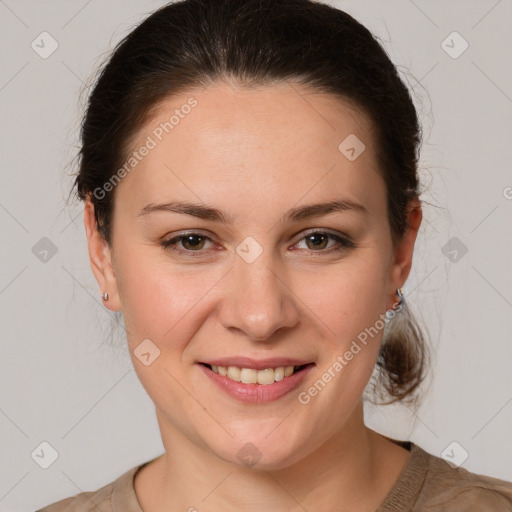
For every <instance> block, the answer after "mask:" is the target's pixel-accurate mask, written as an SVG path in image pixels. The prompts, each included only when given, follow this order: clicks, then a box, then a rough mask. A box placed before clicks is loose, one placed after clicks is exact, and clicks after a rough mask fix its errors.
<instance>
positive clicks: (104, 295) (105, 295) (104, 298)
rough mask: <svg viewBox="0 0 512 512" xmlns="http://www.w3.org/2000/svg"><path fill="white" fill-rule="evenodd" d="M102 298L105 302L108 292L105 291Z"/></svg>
mask: <svg viewBox="0 0 512 512" xmlns="http://www.w3.org/2000/svg"><path fill="white" fill-rule="evenodd" d="M102 298H103V300H104V301H105V302H106V301H107V300H108V293H107V292H105V293H104V294H103V295H102Z"/></svg>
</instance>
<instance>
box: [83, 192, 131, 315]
mask: <svg viewBox="0 0 512 512" xmlns="http://www.w3.org/2000/svg"><path fill="white" fill-rule="evenodd" d="M84 226H85V232H86V235H87V246H88V249H89V261H90V263H91V269H92V272H93V274H94V277H95V278H96V281H97V282H98V286H99V287H100V295H103V293H104V292H107V293H108V300H107V301H104V302H103V304H104V305H105V307H106V308H108V309H110V310H111V311H120V310H121V309H122V308H121V302H120V300H119V294H118V289H117V281H116V275H115V271H114V266H113V264H112V254H111V251H110V247H109V245H108V243H107V241H106V240H105V238H104V237H103V235H102V234H101V233H100V231H99V230H98V225H97V223H96V218H95V216H94V205H93V204H92V202H91V200H90V198H87V199H86V201H85V208H84ZM102 300H103V299H102Z"/></svg>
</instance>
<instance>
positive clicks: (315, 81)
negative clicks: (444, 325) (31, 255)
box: [75, 0, 427, 402]
mask: <svg viewBox="0 0 512 512" xmlns="http://www.w3.org/2000/svg"><path fill="white" fill-rule="evenodd" d="M223 79H232V80H235V81H238V82H239V83H241V84H242V85H244V86H259V85H262V86H264V85H271V84H272V83H277V82H280V81H284V80H293V81H294V82H295V83H299V84H303V85H309V86H313V87H314V88H316V89H317V90H319V91H321V92H327V93H330V94H333V95H335V96H337V97H339V98H341V99H344V100H348V101H351V102H352V103H354V104H355V105H357V106H358V107H359V108H361V109H362V111H363V112H365V113H366V114H367V115H368V117H369V118H370V119H371V121H372V122H373V126H374V128H375V132H376V145H377V159H378V164H379V168H380V171H381V173H382V176H383V178H384V181H385V183H386V188H387V192H388V219H389V224H390V228H391V234H392V237H393V240H394V241H395V242H396V241H397V240H399V239H400V237H401V236H402V235H403V233H404V231H405V230H406V228H407V206H408V203H409V201H410V200H411V199H413V198H416V197H419V193H420V192H419V186H420V184H419V179H418V176H417V163H418V158H419V146H420V141H421V132H420V126H419V122H418V118H417V114H416V109H415V107H414V104H413V102H412V100H411V97H410V94H409V91H408V89H407V87H406V86H405V85H404V83H403V82H402V80H401V79H400V77H399V75H398V73H397V70H396V68H395V66H394V65H393V63H392V62H391V60H390V59H389V57H388V55H387V53H386V52H385V50H384V49H383V47H382V46H381V45H380V44H379V42H378V41H377V40H376V38H375V37H374V36H373V35H372V34H371V33H370V32H369V31H368V29H366V28H365V27H364V26H363V25H361V24H360V23H359V22H357V21H356V20H355V19H354V18H352V17H351V16H350V15H348V14H347V13H345V12H343V11H341V10H339V9H336V8H333V7H330V6H328V5H325V4H322V3H317V2H314V1H310V0H280V1H279V2H275V1H273V0H266V1H265V0H216V1H215V2H213V1H212V0H182V1H178V2H175V3H171V4H169V5H166V6H164V7H162V8H160V9H158V10H156V11H155V12H154V13H153V14H151V15H150V16H149V17H148V18H146V19H145V20H144V21H143V22H142V23H141V24H140V25H138V26H137V27H136V28H135V29H134V30H133V31H132V32H131V33H129V34H128V35H127V36H126V37H125V38H124V39H123V40H122V41H121V42H120V43H119V44H118V45H117V46H116V48H115V49H114V51H113V54H112V55H111V57H110V58H109V60H108V61H107V62H106V64H105V65H104V66H103V68H102V70H101V72H100V73H99V77H98V79H97V81H96V84H95V85H94V89H93V91H92V93H91V95H90V97H89V101H88V105H87V111H86V114H85V116H84V119H83V122H82V126H81V150H80V152H79V155H78V156H79V160H80V167H79V172H78V175H77V176H76V179H75V187H76V191H77V195H78V197H79V198H80V199H81V200H84V199H86V198H87V197H90V198H91V200H92V202H93V204H94V209H95V216H96V221H97V226H98V229H99V230H100V231H101V233H102V235H103V236H104V238H105V240H106V241H107V242H108V243H109V244H111V243H112V230H111V225H112V212H113V201H114V194H115V187H112V190H110V191H109V192H102V194H101V195H100V194H95V191H96V190H98V189H102V187H103V186H104V184H105V183H107V182H108V181H109V180H110V179H112V176H113V175H114V173H115V171H116V170H117V169H119V168H120V167H121V166H122V165H123V162H124V161H125V160H126V158H127V155H128V153H129V149H130V141H131V140H132V138H133V136H134V135H136V133H137V131H138V130H139V129H140V128H141V127H142V125H143V124H144V123H145V122H146V121H147V120H148V118H149V116H150V115H151V114H152V113H153V110H154V109H155V107H157V106H158V104H159V102H161V101H162V100H163V99H165V98H166V97H168V96H169V95H172V94H176V93H178V92H182V91H183V90H186V89H187V88H192V87H198V86H199V87H201V86H207V85H209V84H211V83H212V82H213V81H215V80H223ZM102 190H103V189H102ZM98 196H100V197H98ZM426 360H427V348H426V344H425V340H424V337H423V335H422V332H421V329H420V328H419V326H418V325H417V322H416V320H415V319H414V318H413V316H412V314H411V312H410V311H409V309H408V307H407V306H406V305H405V304H404V305H403V306H402V308H401V311H400V312H399V313H397V315H396V317H395V318H394V319H393V320H392V321H390V322H389V325H388V326H387V329H386V330H385V336H384V340H383V345H382V347H381V350H380V353H379V357H378V360H377V366H376V369H377V370H379V378H378V380H379V382H380V388H381V390H383V391H385V393H386V394H387V396H388V398H390V400H389V402H392V401H396V400H403V399H405V398H406V397H411V396H413V392H414V391H415V390H416V388H417V387H418V386H419V384H420V383H421V382H422V380H423V377H424V373H425V369H426Z"/></svg>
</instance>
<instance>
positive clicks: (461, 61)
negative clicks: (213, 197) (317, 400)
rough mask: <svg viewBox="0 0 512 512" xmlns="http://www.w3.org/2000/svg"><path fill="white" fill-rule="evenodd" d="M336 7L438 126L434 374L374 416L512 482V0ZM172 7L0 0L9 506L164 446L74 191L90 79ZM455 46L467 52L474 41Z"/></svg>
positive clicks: (417, 278) (427, 169)
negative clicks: (52, 453)
mask: <svg viewBox="0 0 512 512" xmlns="http://www.w3.org/2000/svg"><path fill="white" fill-rule="evenodd" d="M332 3H333V4H334V5H337V6H339V7H341V8H343V9H346V10H347V11H348V12H349V13H350V14H352V15H353V16H355V17H356V18H357V19H358V20H360V21H361V22H362V23H363V24H365V25H366V26H367V27H368V28H370V29H371V30H372V31H373V32H374V33H375V34H377V35H378V36H379V37H380V38H381V39H382V40H383V42H384V44H385V46H386V48H387V49H388V51H389V53H390V55H391V57H392V59H393V60H394V62H395V63H396V64H398V65H399V66H400V69H401V71H402V72H403V73H404V75H403V76H404V77H405V78H406V79H407V80H408V82H409V84H410V86H411V88H412V89H413V91H414V94H415V101H416V102H417V106H418V108H419V110H420V112H421V116H422V120H423V123H424V127H425V128H424V130H425V143H424V146H423V153H422V161H421V174H422V179H423V182H424V184H425V187H427V188H428V192H427V193H426V194H424V195H423V200H425V201H426V202H427V203H429V204H426V205H425V208H424V223H423V226H422V229H421V232H420V235H419V240H418V242H417V247H416V253H415V259H414V269H413V272H412V274H411V276H410V278H409V280H408V282H407V284H406V286H405V288H404V290H405V293H406V298H407V299H408V300H409V303H410V304H412V307H413V308H414V311H415V312H416V313H417V314H418V315H419V317H420V319H421V320H422V321H423V323H424V324H425V325H426V326H428V330H429V333H430V337H431V340H432V344H433V346H434V347H435V348H436V354H435V357H434V360H433V365H432V366H433V379H432V381H431V383H430V386H429V389H428V395H427V396H426V397H425V399H424V402H423V405H422V406H421V408H420V409H419V410H418V411H417V412H416V413H414V412H413V411H412V410H411V409H409V408H407V407H404V406H392V407H387V408H386V407H368V408H367V414H368V415H367V423H368V424H369V425H370V426H372V427H373V428H375V429H377V430H378V431H380V432H382V433H384V434H387V435H390V436H392V437H394V438H399V439H412V440H413V441H415V442H416V443H418V444H419V445H420V446H422V447H423V448H424V449H426V450H427V451H430V452H431V453H433V454H436V455H438V456H441V455H442V454H443V453H447V452H446V451H445V449H446V448H447V447H449V448H448V453H450V454H451V455H450V456H454V457H455V458H459V460H460V459H462V458H464V454H465V452H467V453H468V457H467V459H466V460H465V461H464V463H463V464H462V467H464V468H467V469H469V470H471V471H474V472H478V473H484V474H488V475H491V476H495V477H498V478H504V479H508V480H512V457H511V456H512V442H511V439H512V437H511V435H510V434H511V426H512V403H511V402H512V372H511V371H510V362H511V360H512V358H511V356H512V343H511V327H512V326H511V318H512V316H511V308H512V303H511V301H512V286H511V284H512V283H511V278H512V272H511V266H510V262H511V261H512V258H511V253H512V237H511V232H512V230H511V229H510V220H511V210H512V200H511V197H512V188H511V187H512V176H511V173H510V169H511V150H510V127H511V121H512V99H511V96H512V73H511V66H510V59H509V57H510V51H511V49H512V48H511V47H512V45H511V38H512V36H511V31H510V19H512V4H511V1H510V0H501V1H496V0H492V1H491V0H489V1H487V0H475V1H451V2H446V1H429V2H427V1H425V0H423V1H420V0H415V1H414V2H413V1H407V0H394V1H387V2H382V1H367V0H364V1H361V0H359V1H347V2H336V3H334V2H332ZM161 5H163V2H160V1H149V0H146V1H133V0H132V1H123V2H120V1H113V0H110V1H101V2H100V1H99V0H92V1H91V0H90V1H67V2H64V1H60V2H59V1H41V2H36V1H33V2H28V1H19V2H14V1H13V0H8V1H0V34H2V35H1V38H2V46H1V48H2V52H1V66H0V107H1V112H2V128H1V129H2V137H1V138H0V144H1V155H2V160H1V173H2V174H1V177H2V187H1V189H0V223H1V233H2V235H1V236H2V244H1V249H0V250H1V261H2V265H1V269H0V307H1V327H2V332H1V344H2V345H1V357H0V365H1V369H0V378H1V385H0V449H1V457H0V509H1V510H4V511H30V510H34V509H35V508H37V507H40V506H43V505H46V504H48V503H50V502H53V501H56V500H58V499H61V498H63V497H66V496H70V495H74V494H76V493H78V492H81V491H84V490H95V489H97V488H99V487H101V486H103V485H105V484H106V483H108V482H111V481H112V480H114V479H115V478H117V477H118V476H119V475H120V474H121V473H122V472H124V471H126V470H127V469H129V468H130V467H132V466H135V465H136V464H140V463H142V462H144V461H146V460H149V459H150V458H153V457H155V456H157V455H158V454H160V453H161V452H162V450H163V447H162V443H161V440H160V434H159V431H158V427H157V423H156V419H155V416H154V409H153V404H152V402H151V401H150V399H149V398H148V397H147V395H146V394H145V392H144V390H143V388H142V386H141V385H140V384H139V381H138V379H137V377H136V375H135V373H134V371H133V369H132V366H131V361H130V359H129V355H128V354H127V352H126V348H125V344H124V340H123V334H122V330H121V329H120V328H117V330H116V329H115V328H114V329H113V331H112V332H113V337H112V339H111V337H110V329H111V326H115V325H116V319H115V318H114V317H113V315H111V314H110V312H108V311H107V310H106V309H105V308H104V307H103V305H102V303H101V299H100V296H99V290H98V289H97V285H96V282H95V281H94V278H93V275H92V272H91V271H90V267H89V262H88V258H87V250H86V241H85V232H84V229H83V224H82V222H83V220H82V205H80V204H76V203H71V204H70V205H69V206H68V205H66V197H67V193H68V190H69V187H70V184H71V180H70V178H69V175H70V173H71V172H73V171H74V170H75V169H74V167H73V157H74V156H75V154H76V144H77V142H78V139H77V135H78V127H79V120H80V114H81V108H82V107H81V106H80V105H79V104H78V103H77V101H78V98H79V93H80V90H81V87H82V85H83V82H86V81H87V80H88V79H89V78H90V77H91V75H92V74H93V72H94V71H95V69H96V68H97V66H98V64H99V63H100V62H101V61H102V60H103V57H104V56H105V55H106V52H108V50H109V48H111V47H113V45H114V44H115V43H116V42H117V41H118V40H119V39H120V38H121V37H122V36H124V35H125V34H126V33H127V32H128V31H129V30H130V29H131V28H132V27H133V26H134V25H135V24H136V23H137V22H139V21H140V20H142V19H143V18H144V17H145V15H146V14H147V13H148V12H149V11H152V10H153V9H156V8H158V7H159V6H161ZM43 31H46V32H48V33H49V34H50V35H51V36H52V37H53V38H54V39H55V40H56V41H57V43H58V48H57V50H56V51H55V52H54V53H53V54H52V55H50V56H49V57H48V58H46V59H43V58H41V57H40V55H39V54H38V53H36V51H34V50H33V49H32V47H31V43H32V41H34V40H35V41H36V43H37V42H38V41H39V45H40V46H42V43H40V39H41V38H40V37H39V35H40V34H41V32H43ZM453 31H457V32H458V33H460V35H461V36H462V37H463V38H464V40H466V41H467V43H468V44H469V47H468V48H467V50H466V51H465V52H464V53H462V54H461V55H460V56H458V58H452V57H451V56H450V55H448V53H447V52H446V51H445V49H443V46H442V42H443V41H444V40H445V39H446V38H447V36H449V34H451V33H452V32H453ZM45 37H46V36H45ZM45 41H46V42H45V44H44V46H45V49H46V50H48V49H49V48H50V42H49V39H46V40H45ZM446 44H448V45H449V46H451V47H452V48H451V49H450V51H451V52H452V54H453V52H459V51H460V49H461V48H462V46H461V44H463V41H462V40H460V39H457V37H456V38H455V39H454V38H453V36H452V37H451V38H448V40H447V42H446V43H445V45H446ZM84 99H85V98H82V101H83V100H84ZM43 237H47V238H48V239H49V240H51V244H50V243H49V242H48V241H47V240H43V241H42V242H41V241H40V240H41V239H42V238H43ZM454 237H456V238H454ZM447 244H448V245H447ZM34 246H35V249H33V248H34ZM52 247H54V248H53V251H55V250H56V253H55V254H52V250H51V249H52ZM464 248H467V253H465V254H464V250H465V249H464ZM45 250H48V251H49V252H48V253H45V252H44V251H45ZM454 250H455V251H456V253H455V252H453V251H454ZM450 253H451V254H450ZM454 256H457V259H456V260H454ZM109 341H111V342H112V343H110V344H106V343H108V342H109ZM43 441H46V442H48V443H50V445H52V446H53V447H54V449H55V450H56V451H57V453H58V458H57V459H56V460H55V462H54V463H53V464H52V465H51V466H50V467H49V468H48V469H42V468H41V467H40V466H39V465H38V464H37V463H36V462H35V460H34V459H33V458H32V456H31V454H32V453H33V452H34V450H35V451H36V453H37V452H38V451H40V449H41V448H40V443H42V442H43ZM454 441H455V442H456V443H458V444H456V445H451V443H452V442H454ZM450 445H451V446H450ZM452 450H453V451H452ZM45 453H46V454H48V453H49V451H48V450H46V451H45ZM34 458H35V459H37V457H34Z"/></svg>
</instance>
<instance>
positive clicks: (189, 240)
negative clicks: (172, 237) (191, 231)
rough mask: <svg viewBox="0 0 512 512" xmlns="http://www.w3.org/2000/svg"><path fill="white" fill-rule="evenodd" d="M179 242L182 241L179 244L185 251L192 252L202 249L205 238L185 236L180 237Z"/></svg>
mask: <svg viewBox="0 0 512 512" xmlns="http://www.w3.org/2000/svg"><path fill="white" fill-rule="evenodd" d="M180 240H182V242H181V243H182V245H183V247H184V248H185V249H190V250H194V249H202V248H203V246H204V242H205V240H206V237H204V236H201V235H186V236H181V237H180Z"/></svg>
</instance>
